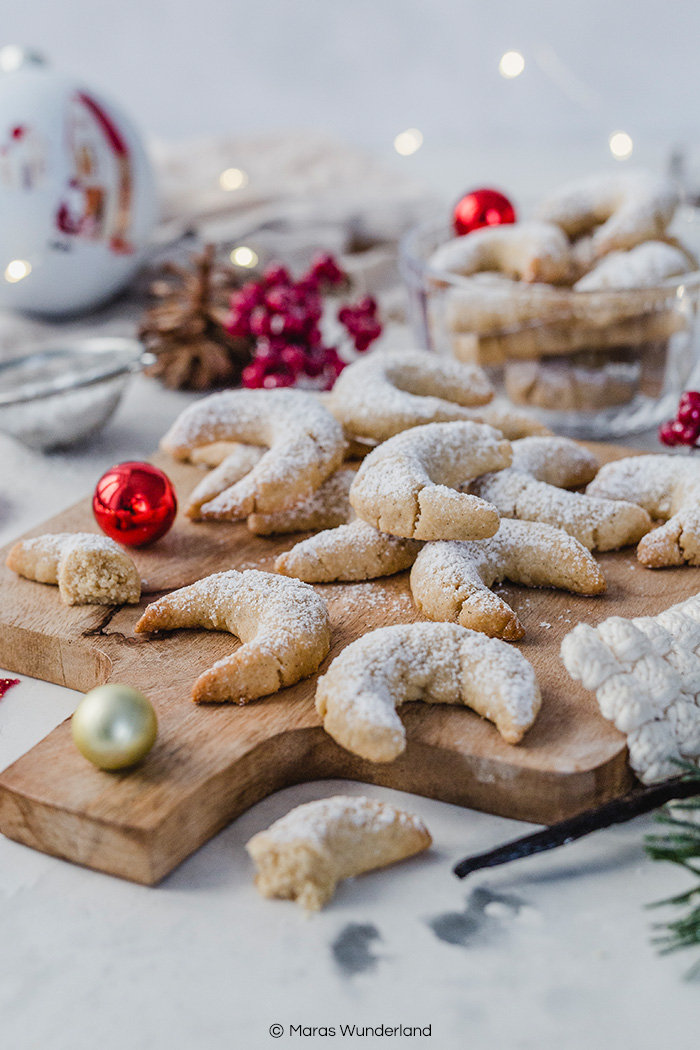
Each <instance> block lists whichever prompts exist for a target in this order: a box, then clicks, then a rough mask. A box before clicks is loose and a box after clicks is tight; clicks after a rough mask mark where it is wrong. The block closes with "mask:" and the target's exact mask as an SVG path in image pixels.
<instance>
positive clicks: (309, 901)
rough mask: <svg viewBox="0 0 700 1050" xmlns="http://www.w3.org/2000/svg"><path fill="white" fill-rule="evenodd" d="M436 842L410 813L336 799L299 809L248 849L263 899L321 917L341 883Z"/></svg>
mask: <svg viewBox="0 0 700 1050" xmlns="http://www.w3.org/2000/svg"><path fill="white" fill-rule="evenodd" d="M431 842H432V839H431V837H430V832H429V831H428V829H427V828H426V826H425V824H423V822H422V821H421V820H419V818H418V817H416V816H414V815H413V814H412V813H406V812H404V811H403V810H400V809H395V808H394V806H390V805H388V803H386V802H379V801H377V800H376V799H370V798H363V797H362V796H359V797H354V796H349V795H335V796H334V797H333V798H324V799H319V800H318V801H317V802H307V803H306V804H305V805H303V806H297V807H296V809H293V810H291V812H290V813H287V815H286V816H284V817H281V818H280V820H276V821H275V823H274V824H272V825H271V826H270V827H269V828H268V829H267V830H266V831H260V832H258V834H257V835H254V836H253V838H252V839H250V841H249V842H248V843H247V844H246V849H247V850H248V853H249V854H250V856H251V858H252V860H253V861H254V862H255V867H256V869H257V874H256V876H255V885H256V887H257V889H258V890H259V892H260V893H261V894H262V896H263V897H281V898H282V899H284V900H295V901H296V902H297V904H300V905H301V906H302V908H304V909H306V911H318V910H320V909H321V908H323V906H324V905H325V904H327V903H328V901H329V900H330V899H331V897H332V896H333V894H334V892H335V888H336V886H337V885H338V883H339V882H340V881H341V879H349V878H352V877H353V876H355V875H362V874H363V873H364V872H366V871H372V870H373V869H374V868H383V867H385V866H386V865H387V864H394V863H395V862H396V861H398V860H403V859H404V858H405V857H412V856H414V854H416V853H420V852H421V851H422V850H424V849H428V847H429V846H430V844H431Z"/></svg>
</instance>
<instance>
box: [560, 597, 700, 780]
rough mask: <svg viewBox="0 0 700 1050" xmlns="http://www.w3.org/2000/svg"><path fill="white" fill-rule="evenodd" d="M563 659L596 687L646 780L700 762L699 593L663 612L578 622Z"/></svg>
mask: <svg viewBox="0 0 700 1050" xmlns="http://www.w3.org/2000/svg"><path fill="white" fill-rule="evenodd" d="M561 657H562V660H563V661H564V666H565V667H566V669H567V671H568V672H569V674H570V675H571V677H572V678H575V679H576V680H577V681H579V682H581V684H582V685H583V687H584V689H588V690H590V691H591V692H595V694H596V699H597V700H598V705H599V707H600V710H601V714H602V715H603V717H604V718H607V719H608V721H610V722H614V723H615V726H616V727H617V728H618V729H619V730H620V731H621V732H622V733H625V734H627V746H628V748H629V759H630V765H631V767H632V769H633V770H634V772H635V773H636V774H637V776H638V777H639V779H640V780H641V781H642V782H643V783H645V784H653V783H655V782H657V781H660V780H667V779H668V778H669V777H672V776H675V775H677V773H678V766H677V763H678V762H679V761H680V760H681V759H682V760H685V761H692V762H695V763H697V764H700V594H696V595H694V597H692V598H688V599H687V600H686V601H684V602H680V603H679V604H678V605H673V606H671V608H669V609H666V610H664V612H662V613H659V615H658V616H639V617H635V618H634V619H625V618H624V617H622V616H610V617H609V618H608V619H607V620H604V621H603V622H602V623H601V624H599V625H598V626H597V627H591V626H590V625H589V624H586V623H580V624H578V625H577V626H576V627H574V629H573V631H569V633H568V634H567V635H566V636H565V638H564V640H563V641H562V643H561Z"/></svg>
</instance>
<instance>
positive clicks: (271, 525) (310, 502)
mask: <svg viewBox="0 0 700 1050" xmlns="http://www.w3.org/2000/svg"><path fill="white" fill-rule="evenodd" d="M354 478H355V471H354V470H337V471H336V472H335V474H331V476H330V477H329V478H328V480H327V481H324V482H323V484H322V485H321V487H320V489H317V490H316V492H312V493H311V495H310V496H307V497H306V499H305V500H302V501H301V503H295V504H294V506H293V507H289V509H288V510H278V511H277V513H276V514H250V515H249V516H248V522H247V524H248V528H249V529H250V531H251V532H254V533H256V535H258V536H271V535H273V534H274V533H284V532H308V531H310V530H312V529H313V530H316V529H335V528H336V527H337V526H338V525H345V524H346V523H347V522H348V521H350V519H351V517H352V507H351V506H350V500H349V499H348V494H349V492H350V486H351V485H352V483H353V480H354ZM292 575H296V574H295V573H292ZM301 578H302V579H303V577H301Z"/></svg>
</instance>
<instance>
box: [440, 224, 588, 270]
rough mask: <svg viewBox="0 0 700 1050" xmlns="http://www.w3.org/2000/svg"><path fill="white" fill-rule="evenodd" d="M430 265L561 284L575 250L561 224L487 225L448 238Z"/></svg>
mask: <svg viewBox="0 0 700 1050" xmlns="http://www.w3.org/2000/svg"><path fill="white" fill-rule="evenodd" d="M428 267H429V269H430V270H433V271H440V270H448V271H449V272H450V273H457V274H461V275H462V276H464V277H469V276H470V275H472V274H475V273H480V272H483V271H489V272H490V271H495V272H497V273H503V274H505V275H506V276H507V277H516V278H518V279H519V280H522V281H528V282H534V281H542V282H546V283H548V284H558V283H559V282H561V281H566V280H567V278H568V277H569V275H570V272H571V250H570V248H569V241H568V238H567V237H566V235H565V234H564V233H562V231H561V230H560V229H559V227H558V226H557V225H554V224H553V223H547V222H517V223H512V224H505V225H502V226H484V227H483V228H482V229H479V230H474V231H473V232H472V233H470V234H468V235H467V236H466V237H455V238H454V240H451V241H447V243H446V244H442V245H440V247H439V248H438V249H436V251H434V252H433V254H432V255H431V257H430V259H429V261H428Z"/></svg>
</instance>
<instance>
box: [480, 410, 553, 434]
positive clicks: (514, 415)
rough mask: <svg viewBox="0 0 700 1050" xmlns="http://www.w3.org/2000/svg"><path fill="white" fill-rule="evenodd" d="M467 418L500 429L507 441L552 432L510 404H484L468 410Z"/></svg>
mask: <svg viewBox="0 0 700 1050" xmlns="http://www.w3.org/2000/svg"><path fill="white" fill-rule="evenodd" d="M469 418H470V419H471V420H472V421H473V422H474V423H487V424H488V425H489V426H490V427H493V428H494V429H495V430H500V432H501V433H502V434H503V437H504V438H507V439H508V441H516V440H518V439H519V438H525V437H537V436H539V437H544V436H546V435H549V434H551V433H552V431H551V430H550V429H549V427H547V426H545V424H544V423H540V421H539V420H538V419H535V418H534V416H529V415H527V414H526V413H525V412H518V411H516V409H514V408H512V407H511V406H510V405H508V406H501V405H484V407H483V408H479V409H477V410H475V411H470V413H469Z"/></svg>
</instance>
